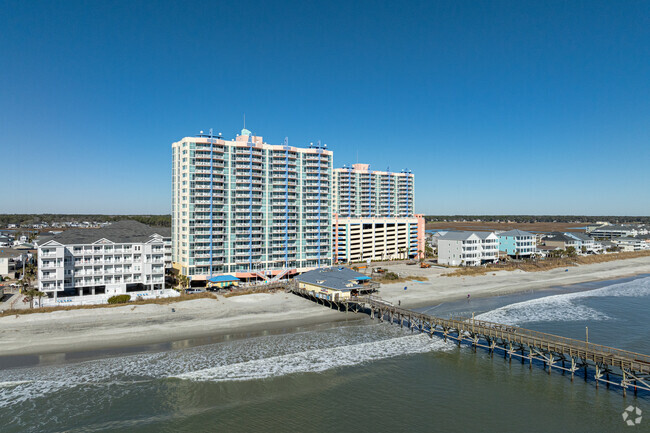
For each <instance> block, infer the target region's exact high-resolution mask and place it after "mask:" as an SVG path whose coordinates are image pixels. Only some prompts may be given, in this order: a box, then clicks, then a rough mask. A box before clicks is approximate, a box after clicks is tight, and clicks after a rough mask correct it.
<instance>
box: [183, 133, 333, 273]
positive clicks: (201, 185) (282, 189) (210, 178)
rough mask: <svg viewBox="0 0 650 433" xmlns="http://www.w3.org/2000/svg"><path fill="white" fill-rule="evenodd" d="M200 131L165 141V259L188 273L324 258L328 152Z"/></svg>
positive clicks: (274, 269) (297, 265) (296, 268)
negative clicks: (168, 251) (168, 197)
mask: <svg viewBox="0 0 650 433" xmlns="http://www.w3.org/2000/svg"><path fill="white" fill-rule="evenodd" d="M326 147H327V145H323V146H321V145H320V143H319V144H317V145H313V144H311V145H310V146H309V147H305V148H301V147H294V146H289V145H288V141H287V140H286V139H285V142H284V144H282V145H271V144H267V143H264V141H263V138H262V137H260V136H254V135H252V133H251V132H250V131H248V130H247V129H243V130H242V131H241V135H238V136H237V137H236V138H235V139H234V140H224V139H223V138H221V136H213V135H211V134H200V135H198V136H196V137H185V138H183V139H182V140H180V141H178V142H176V143H173V144H172V261H173V266H174V268H175V269H177V270H178V271H179V272H180V273H181V274H183V275H189V276H190V277H191V278H192V280H205V279H206V278H209V277H211V276H214V275H220V274H231V275H233V276H236V277H237V278H242V279H256V278H268V277H271V276H273V278H280V277H281V276H284V275H286V274H287V273H290V272H301V271H305V270H309V269H313V268H316V267H321V266H329V265H331V264H332V200H331V187H332V185H331V180H332V152H331V151H329V150H327V148H326Z"/></svg>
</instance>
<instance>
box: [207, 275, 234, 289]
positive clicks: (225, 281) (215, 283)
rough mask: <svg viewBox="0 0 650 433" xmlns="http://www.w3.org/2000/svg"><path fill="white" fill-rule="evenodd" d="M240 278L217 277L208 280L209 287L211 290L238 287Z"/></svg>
mask: <svg viewBox="0 0 650 433" xmlns="http://www.w3.org/2000/svg"><path fill="white" fill-rule="evenodd" d="M238 285H239V278H237V277H233V276H232V275H218V276H216V277H212V278H208V283H207V287H208V288H209V289H210V288H219V289H223V288H227V287H231V286H235V287H236V286H238Z"/></svg>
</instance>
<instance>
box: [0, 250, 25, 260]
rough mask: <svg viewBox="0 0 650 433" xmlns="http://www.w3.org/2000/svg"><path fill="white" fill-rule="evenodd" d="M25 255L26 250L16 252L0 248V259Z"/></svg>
mask: <svg viewBox="0 0 650 433" xmlns="http://www.w3.org/2000/svg"><path fill="white" fill-rule="evenodd" d="M23 254H25V250H22V251H21V250H16V249H14V248H0V258H5V257H9V258H13V257H18V256H21V255H23Z"/></svg>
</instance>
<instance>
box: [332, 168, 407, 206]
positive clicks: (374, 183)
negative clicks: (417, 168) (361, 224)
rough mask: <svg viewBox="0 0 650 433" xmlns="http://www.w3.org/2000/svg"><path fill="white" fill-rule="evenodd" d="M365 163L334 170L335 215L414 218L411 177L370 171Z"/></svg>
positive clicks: (404, 172) (403, 171) (402, 173)
mask: <svg viewBox="0 0 650 433" xmlns="http://www.w3.org/2000/svg"><path fill="white" fill-rule="evenodd" d="M369 167H370V166H369V165H368V164H352V166H351V167H343V168H337V169H335V170H334V213H335V214H337V215H339V217H346V218H352V217H357V218H372V217H386V218H395V217H410V216H413V200H414V197H413V195H414V194H413V192H414V190H415V188H414V176H413V174H412V173H411V172H410V171H407V170H402V171H401V172H399V173H392V172H388V171H370V170H369Z"/></svg>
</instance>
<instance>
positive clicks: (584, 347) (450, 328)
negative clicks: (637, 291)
mask: <svg viewBox="0 0 650 433" xmlns="http://www.w3.org/2000/svg"><path fill="white" fill-rule="evenodd" d="M348 303H353V304H358V305H365V306H367V307H369V308H371V311H377V312H378V313H379V314H380V316H379V317H383V316H384V315H385V314H388V315H389V317H391V319H392V317H394V316H396V317H400V320H401V319H402V318H407V319H408V320H409V322H411V321H412V320H416V321H417V322H418V323H420V324H422V323H426V325H427V326H428V328H429V330H430V331H429V332H431V333H433V332H435V331H437V330H442V332H444V333H445V335H446V334H447V332H455V333H457V335H458V338H459V339H463V338H464V337H467V338H470V339H472V338H476V339H477V338H482V339H485V340H488V341H492V340H497V339H498V340H501V341H502V342H507V344H509V345H513V344H514V345H517V346H519V347H521V348H523V347H524V346H527V347H528V348H529V350H531V351H532V350H538V351H542V352H545V353H555V354H558V355H562V356H568V357H569V358H580V359H583V360H590V361H592V362H594V363H596V364H603V365H607V366H611V367H618V368H620V369H621V370H623V369H625V370H632V371H636V372H638V373H642V374H650V356H648V355H645V354H642V353H637V352H632V351H628V350H622V349H616V348H614V347H609V346H604V345H602V344H594V343H589V342H587V341H582V340H577V339H574V338H568V337H562V336H559V335H554V334H548V333H544V332H539V331H533V330H530V329H525V328H520V327H517V326H511V325H504V324H500V323H494V322H488V321H485V320H477V319H474V318H466V317H452V318H449V319H444V318H439V317H434V316H429V315H427V314H423V313H418V312H414V311H412V310H408V309H406V308H401V307H398V306H395V305H393V304H392V303H390V302H387V301H385V300H383V299H381V298H380V297H378V296H372V295H371V296H360V297H355V298H351V299H350V300H349V301H348Z"/></svg>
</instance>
